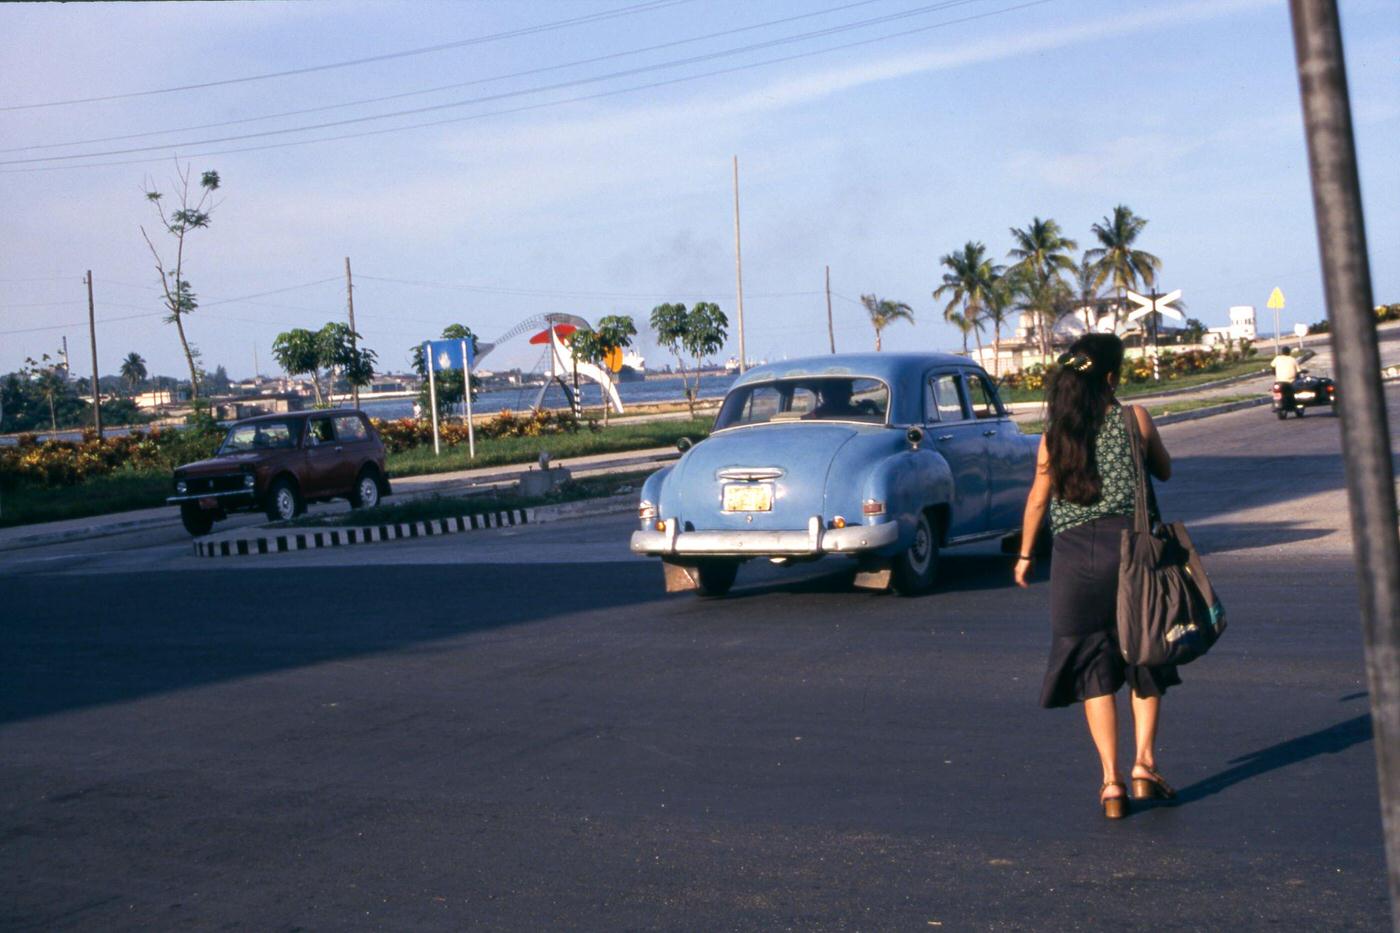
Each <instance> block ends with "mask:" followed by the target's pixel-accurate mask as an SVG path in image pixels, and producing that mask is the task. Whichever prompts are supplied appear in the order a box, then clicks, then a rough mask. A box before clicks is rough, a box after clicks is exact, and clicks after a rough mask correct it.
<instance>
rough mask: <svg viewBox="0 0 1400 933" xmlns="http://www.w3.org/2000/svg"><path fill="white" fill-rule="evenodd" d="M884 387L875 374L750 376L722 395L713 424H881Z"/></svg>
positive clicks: (885, 399)
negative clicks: (767, 378)
mask: <svg viewBox="0 0 1400 933" xmlns="http://www.w3.org/2000/svg"><path fill="white" fill-rule="evenodd" d="M889 407H890V390H889V389H888V388H887V387H886V386H885V384H884V383H883V382H881V381H880V380H878V379H867V378H851V377H849V376H811V377H808V378H800V379H779V380H774V381H773V382H756V383H752V384H750V385H746V386H741V387H739V388H737V389H734V390H732V391H731V392H730V393H729V394H728V395H727V396H725V399H724V404H723V405H722V406H721V407H720V411H719V417H718V418H716V419H715V430H716V431H720V430H723V429H724V428H734V427H738V426H740V425H745V424H766V423H768V422H770V421H864V422H868V423H870V424H884V423H885V416H886V413H887V412H888V411H889Z"/></svg>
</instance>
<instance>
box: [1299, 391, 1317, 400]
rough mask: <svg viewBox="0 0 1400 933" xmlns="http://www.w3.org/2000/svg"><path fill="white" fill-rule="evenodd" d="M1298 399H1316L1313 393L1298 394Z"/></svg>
mask: <svg viewBox="0 0 1400 933" xmlns="http://www.w3.org/2000/svg"><path fill="white" fill-rule="evenodd" d="M1298 398H1305V399H1312V398H1317V395H1316V394H1315V393H1313V392H1299V393H1298Z"/></svg>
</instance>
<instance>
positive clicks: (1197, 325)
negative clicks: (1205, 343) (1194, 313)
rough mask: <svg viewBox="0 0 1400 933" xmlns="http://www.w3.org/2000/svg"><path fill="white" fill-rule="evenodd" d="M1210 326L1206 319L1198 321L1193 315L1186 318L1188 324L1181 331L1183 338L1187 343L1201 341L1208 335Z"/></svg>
mask: <svg viewBox="0 0 1400 933" xmlns="http://www.w3.org/2000/svg"><path fill="white" fill-rule="evenodd" d="M1207 329H1208V328H1207V327H1206V325H1205V322H1204V321H1198V320H1196V319H1195V318H1193V317H1188V318H1187V319H1186V326H1185V328H1183V329H1182V331H1181V339H1182V340H1183V341H1185V342H1186V343H1200V342H1201V341H1202V340H1203V339H1205V336H1206V330H1207Z"/></svg>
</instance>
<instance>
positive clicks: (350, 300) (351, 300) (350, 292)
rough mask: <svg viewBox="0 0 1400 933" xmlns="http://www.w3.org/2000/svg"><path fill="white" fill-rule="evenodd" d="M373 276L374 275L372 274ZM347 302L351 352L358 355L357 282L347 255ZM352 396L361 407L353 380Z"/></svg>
mask: <svg viewBox="0 0 1400 933" xmlns="http://www.w3.org/2000/svg"><path fill="white" fill-rule="evenodd" d="M371 278H373V276H371ZM345 303H346V305H347V306H348V307H349V309H350V353H351V355H352V356H355V357H358V356H359V351H358V349H357V344H356V343H355V339H356V338H355V284H354V282H353V280H352V279H351V278H350V257H349V256H346V257H345ZM350 397H351V398H353V399H354V400H355V408H356V409H358V408H359V407H360V387H359V386H357V385H355V384H354V383H353V382H352V383H351V384H350Z"/></svg>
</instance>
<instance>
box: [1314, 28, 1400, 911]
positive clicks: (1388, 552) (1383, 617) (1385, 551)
mask: <svg viewBox="0 0 1400 933" xmlns="http://www.w3.org/2000/svg"><path fill="white" fill-rule="evenodd" d="M1289 9H1290V12H1291V14H1292V20H1293V45H1294V52H1295V55H1296V57H1297V62H1298V86H1299V93H1300V96H1301V98H1302V104H1303V126H1304V130H1305V133H1306V137H1307V144H1308V167H1309V169H1310V170H1311V175H1312V192H1313V211H1314V213H1315V214H1316V216H1317V240H1318V247H1319V251H1320V253H1321V256H1322V280H1323V288H1324V294H1325V295H1326V298H1327V318H1328V321H1329V322H1330V324H1331V327H1330V330H1331V335H1332V356H1333V364H1332V365H1333V367H1334V368H1335V370H1336V373H1337V389H1338V392H1339V394H1340V396H1341V398H1342V399H1343V400H1344V401H1343V404H1342V458H1343V462H1344V463H1345V464H1346V477H1347V499H1348V502H1349V504H1350V507H1351V534H1352V549H1353V553H1354V554H1355V558H1356V570H1357V573H1356V579H1357V581H1358V583H1359V586H1360V590H1361V593H1360V596H1361V627H1362V634H1363V636H1364V639H1365V644H1366V676H1367V681H1368V683H1369V686H1370V695H1371V724H1372V728H1373V729H1374V730H1375V736H1376V765H1377V768H1378V770H1379V779H1380V803H1381V824H1382V826H1383V828H1384V830H1385V842H1386V855H1387V860H1388V862H1389V880H1390V909H1391V918H1392V922H1393V923H1394V924H1395V925H1396V926H1397V927H1400V536H1398V535H1397V534H1396V528H1395V485H1394V476H1395V474H1394V472H1393V469H1394V467H1393V465H1392V463H1391V455H1390V427H1389V425H1388V423H1387V421H1388V419H1387V415H1386V405H1385V392H1384V389H1383V387H1382V385H1381V370H1380V352H1379V348H1378V346H1377V339H1376V318H1375V315H1374V314H1373V313H1372V310H1371V309H1372V293H1371V269H1370V264H1369V262H1368V260H1367V248H1366V225H1365V218H1364V215H1363V213H1362V208H1361V183H1360V179H1359V178H1358V175H1357V168H1356V144H1355V139H1354V136H1353V131H1352V122H1351V103H1350V100H1349V95H1348V93H1347V75H1346V60H1345V58H1344V56H1343V54H1342V29H1341V22H1340V19H1339V16H1338V12H1337V3H1336V0H1289Z"/></svg>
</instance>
